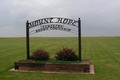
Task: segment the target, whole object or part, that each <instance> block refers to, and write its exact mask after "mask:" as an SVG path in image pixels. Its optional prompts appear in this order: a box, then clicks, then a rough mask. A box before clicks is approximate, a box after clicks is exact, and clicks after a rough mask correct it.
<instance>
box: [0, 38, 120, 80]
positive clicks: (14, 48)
mask: <svg viewBox="0 0 120 80" xmlns="http://www.w3.org/2000/svg"><path fill="white" fill-rule="evenodd" d="M63 47H68V48H73V50H75V51H76V54H78V38H76V37H68V38H67V37H64V38H62V37H60V38H49V37H44V38H43V37H40V38H37V37H34V38H30V52H31V54H32V52H33V51H35V50H36V49H40V48H42V49H45V50H47V51H49V52H50V55H51V57H54V56H55V52H56V51H58V50H60V49H62V48H63ZM26 55H27V54H26V39H25V38H0V80H120V37H82V58H83V59H85V58H87V59H90V64H94V67H95V74H94V75H93V74H72V73H42V72H14V71H9V70H10V69H11V68H13V67H14V61H18V60H20V59H24V58H26Z"/></svg>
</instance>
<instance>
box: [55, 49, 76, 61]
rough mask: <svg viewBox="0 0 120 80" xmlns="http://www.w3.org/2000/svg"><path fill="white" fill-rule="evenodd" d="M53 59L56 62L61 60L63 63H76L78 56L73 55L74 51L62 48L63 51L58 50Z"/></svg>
mask: <svg viewBox="0 0 120 80" xmlns="http://www.w3.org/2000/svg"><path fill="white" fill-rule="evenodd" d="M55 58H56V59H57V60H63V61H77V60H78V56H77V55H76V54H75V51H73V50H72V49H68V48H63V50H60V51H59V52H56V56H55Z"/></svg>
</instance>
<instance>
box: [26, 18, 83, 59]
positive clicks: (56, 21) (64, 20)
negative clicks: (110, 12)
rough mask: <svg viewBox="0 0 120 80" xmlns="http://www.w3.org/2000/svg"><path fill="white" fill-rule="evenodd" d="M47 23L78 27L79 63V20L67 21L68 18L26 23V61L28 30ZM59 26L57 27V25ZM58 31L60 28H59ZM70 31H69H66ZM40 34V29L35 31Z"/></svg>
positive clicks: (28, 51) (28, 57)
mask: <svg viewBox="0 0 120 80" xmlns="http://www.w3.org/2000/svg"><path fill="white" fill-rule="evenodd" d="M49 23H60V24H67V25H71V26H75V27H78V44H79V45H78V49H79V50H78V52H79V61H81V20H80V18H78V21H76V20H72V19H68V18H60V17H51V18H43V19H39V20H36V21H33V22H30V23H29V22H28V20H27V22H26V47H27V59H30V50H29V49H30V46H29V29H30V28H33V27H35V26H38V25H44V24H49ZM58 26H59V25H58ZM59 29H60V28H59ZM68 31H70V29H68ZM37 32H40V29H38V30H36V33H37Z"/></svg>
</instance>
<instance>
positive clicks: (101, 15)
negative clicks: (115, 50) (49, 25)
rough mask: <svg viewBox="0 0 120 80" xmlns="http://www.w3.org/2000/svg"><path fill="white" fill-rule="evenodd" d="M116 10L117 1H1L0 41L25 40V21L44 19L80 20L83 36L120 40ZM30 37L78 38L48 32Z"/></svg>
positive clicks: (66, 33) (119, 10)
mask: <svg viewBox="0 0 120 80" xmlns="http://www.w3.org/2000/svg"><path fill="white" fill-rule="evenodd" d="M119 8H120V0H0V37H25V36H26V21H27V20H29V22H32V21H35V20H37V19H41V18H47V17H65V18H70V19H74V20H78V18H81V27H82V36H120V9H119ZM64 27H65V25H64ZM72 27H74V26H72ZM31 36H45V37H47V36H48V37H49V36H58V37H59V36H68V37H69V36H77V34H74V33H70V32H65V31H58V30H56V31H52V30H51V31H44V32H40V33H36V34H34V35H31Z"/></svg>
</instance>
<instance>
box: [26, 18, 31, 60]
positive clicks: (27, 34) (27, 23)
mask: <svg viewBox="0 0 120 80" xmlns="http://www.w3.org/2000/svg"><path fill="white" fill-rule="evenodd" d="M26 45H27V46H26V47H27V59H30V54H29V22H28V20H27V22H26Z"/></svg>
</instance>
